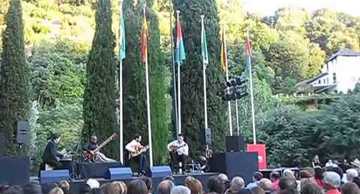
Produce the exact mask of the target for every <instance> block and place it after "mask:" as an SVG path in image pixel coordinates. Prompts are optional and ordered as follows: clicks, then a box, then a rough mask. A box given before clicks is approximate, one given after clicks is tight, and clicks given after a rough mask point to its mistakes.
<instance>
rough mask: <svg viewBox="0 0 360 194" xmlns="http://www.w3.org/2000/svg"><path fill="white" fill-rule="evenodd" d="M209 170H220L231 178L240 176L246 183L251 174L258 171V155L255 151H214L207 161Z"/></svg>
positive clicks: (250, 180)
mask: <svg viewBox="0 0 360 194" xmlns="http://www.w3.org/2000/svg"><path fill="white" fill-rule="evenodd" d="M209 165H210V171H211V172H221V173H225V174H227V175H228V176H229V178H233V177H234V176H240V177H242V178H243V179H244V180H245V183H246V184H248V183H250V182H252V176H253V174H254V173H255V172H256V171H258V169H259V166H258V155H257V153H256V152H226V153H215V154H213V157H212V158H211V159H210V161H209Z"/></svg>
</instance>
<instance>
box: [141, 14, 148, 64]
mask: <svg viewBox="0 0 360 194" xmlns="http://www.w3.org/2000/svg"><path fill="white" fill-rule="evenodd" d="M148 37H149V33H148V25H147V21H146V14H145V9H144V22H143V26H142V31H141V42H140V49H141V61H142V62H143V63H146V61H147V60H148V52H147V51H148Z"/></svg>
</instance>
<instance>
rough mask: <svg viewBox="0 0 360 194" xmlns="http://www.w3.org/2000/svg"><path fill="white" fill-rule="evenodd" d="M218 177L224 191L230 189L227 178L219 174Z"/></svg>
mask: <svg viewBox="0 0 360 194" xmlns="http://www.w3.org/2000/svg"><path fill="white" fill-rule="evenodd" d="M218 177H219V178H220V180H221V181H222V182H223V184H224V186H225V190H226V189H228V188H229V187H230V181H229V178H228V176H227V175H226V174H223V173H221V174H219V175H218Z"/></svg>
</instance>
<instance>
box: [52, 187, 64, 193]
mask: <svg viewBox="0 0 360 194" xmlns="http://www.w3.org/2000/svg"><path fill="white" fill-rule="evenodd" d="M49 194H64V191H63V190H62V189H61V188H60V187H54V188H53V189H51V191H50V192H49Z"/></svg>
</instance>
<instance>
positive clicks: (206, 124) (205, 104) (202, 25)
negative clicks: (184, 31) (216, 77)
mask: <svg viewBox="0 0 360 194" xmlns="http://www.w3.org/2000/svg"><path fill="white" fill-rule="evenodd" d="M201 27H202V29H204V15H201ZM206 66H207V63H206V62H205V61H204V60H203V83H204V115H205V116H204V117H205V129H207V128H208V117H207V95H206Z"/></svg>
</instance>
